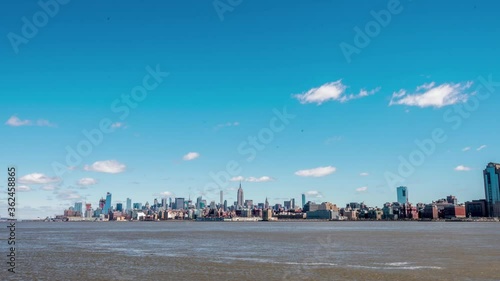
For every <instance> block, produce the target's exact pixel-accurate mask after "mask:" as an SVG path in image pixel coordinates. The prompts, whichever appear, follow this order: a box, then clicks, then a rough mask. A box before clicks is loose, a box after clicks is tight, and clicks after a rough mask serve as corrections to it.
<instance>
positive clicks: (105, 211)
mask: <svg viewBox="0 0 500 281" xmlns="http://www.w3.org/2000/svg"><path fill="white" fill-rule="evenodd" d="M110 209H111V193H109V192H108V193H106V204H104V209H103V210H102V213H103V214H105V215H107V214H108V212H109V210H110Z"/></svg>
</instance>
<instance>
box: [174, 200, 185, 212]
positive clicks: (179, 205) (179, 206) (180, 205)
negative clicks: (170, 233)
mask: <svg viewBox="0 0 500 281" xmlns="http://www.w3.org/2000/svg"><path fill="white" fill-rule="evenodd" d="M175 209H177V210H181V209H184V198H175Z"/></svg>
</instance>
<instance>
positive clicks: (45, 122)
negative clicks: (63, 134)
mask: <svg viewBox="0 0 500 281" xmlns="http://www.w3.org/2000/svg"><path fill="white" fill-rule="evenodd" d="M36 125H37V126H40V127H57V125H56V124H54V123H51V122H49V120H45V119H39V120H37V121H36Z"/></svg>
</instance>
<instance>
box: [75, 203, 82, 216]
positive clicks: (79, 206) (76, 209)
mask: <svg viewBox="0 0 500 281" xmlns="http://www.w3.org/2000/svg"><path fill="white" fill-rule="evenodd" d="M75 212H79V213H80V215H83V204H82V202H76V203H75Z"/></svg>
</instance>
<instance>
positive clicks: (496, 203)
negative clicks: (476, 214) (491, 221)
mask: <svg viewBox="0 0 500 281" xmlns="http://www.w3.org/2000/svg"><path fill="white" fill-rule="evenodd" d="M483 175H484V193H485V197H486V204H487V206H486V209H487V211H488V216H490V217H500V164H497V163H492V162H490V163H488V165H487V166H486V169H484V171H483Z"/></svg>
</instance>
